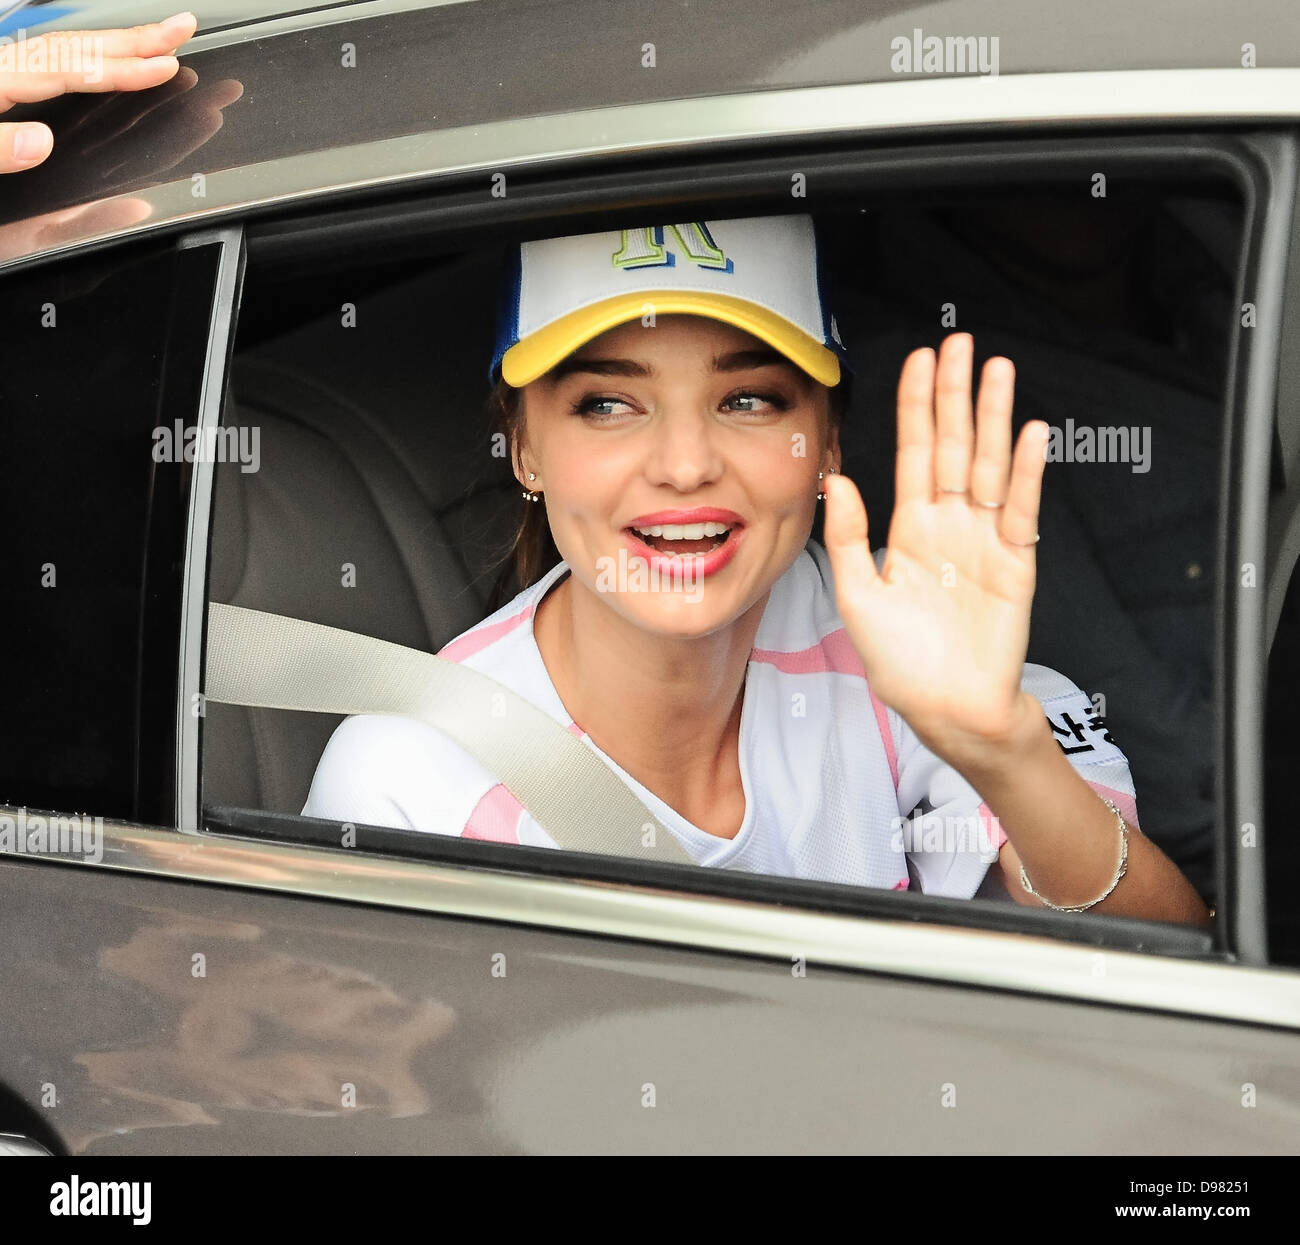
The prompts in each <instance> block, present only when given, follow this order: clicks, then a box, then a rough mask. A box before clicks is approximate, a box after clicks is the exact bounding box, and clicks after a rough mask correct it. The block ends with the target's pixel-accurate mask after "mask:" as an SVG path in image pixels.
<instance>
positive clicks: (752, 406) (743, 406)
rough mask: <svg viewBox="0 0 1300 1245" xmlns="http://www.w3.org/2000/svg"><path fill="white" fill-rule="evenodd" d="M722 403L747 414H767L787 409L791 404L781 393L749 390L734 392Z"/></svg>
mask: <svg viewBox="0 0 1300 1245" xmlns="http://www.w3.org/2000/svg"><path fill="white" fill-rule="evenodd" d="M722 405H723V406H728V407H731V408H732V409H733V410H735V411H738V412H740V413H741V414H745V415H749V414H753V415H766V414H768V413H769V412H771V411H784V410H787V409H788V408H789V405H790V404H789V403H788V402H787V401H786V400H785V399H784V398H783V397H781V395H780V394H776V393H754V392H748V391H747V392H745V393H736V394H732V396H731V397H729V398H727V399H726V400H725V401H724V402H723V404H722Z"/></svg>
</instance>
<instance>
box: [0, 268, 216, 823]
mask: <svg viewBox="0 0 1300 1245" xmlns="http://www.w3.org/2000/svg"><path fill="white" fill-rule="evenodd" d="M212 272H213V260H212V257H211V255H210V254H209V253H208V252H207V251H206V250H204V249H203V248H197V249H187V250H181V249H177V248H176V247H175V246H174V245H172V244H166V245H158V244H151V245H148V246H134V247H129V248H123V249H115V250H109V251H101V252H99V253H96V254H93V255H89V256H85V257H80V258H75V259H66V260H61V261H58V262H56V263H49V264H45V265H42V266H40V267H36V268H31V269H28V270H26V271H20V272H17V273H14V274H12V275H7V276H5V277H3V278H2V279H0V342H3V344H4V346H3V349H4V367H3V368H0V444H2V445H3V452H4V459H5V461H6V462H7V463H8V464H9V468H10V470H9V475H8V482H7V485H6V487H5V490H4V502H3V521H2V522H0V548H2V549H3V561H4V565H5V567H6V577H7V581H8V594H7V598H6V609H5V611H4V644H3V658H0V660H2V661H3V669H4V687H5V696H6V714H5V719H6V725H5V729H4V746H3V748H0V799H3V800H4V801H5V802H6V803H8V804H10V805H17V806H28V807H32V808H44V809H54V810H60V811H69V812H88V813H93V814H96V815H102V816H107V817H114V818H121V819H126V820H141V821H147V822H153V823H160V824H164V825H169V824H174V808H175V793H174V770H175V731H176V677H177V674H176V672H177V660H178V652H179V647H178V644H177V639H176V636H177V626H178V619H179V609H180V572H181V566H182V563H183V557H184V540H185V521H186V514H187V509H188V504H189V493H188V480H189V472H190V470H191V464H190V463H187V462H186V461H185V456H184V450H185V437H184V435H183V434H182V435H181V436H180V438H179V440H177V437H176V430H177V426H178V425H179V426H182V427H184V426H185V425H187V424H190V423H192V421H193V412H194V410H195V408H196V405H197V401H198V394H199V386H200V384H201V381H202V377H203V359H204V352H205V349H206V344H207V326H208V311H209V302H210V292H211V282H212Z"/></svg>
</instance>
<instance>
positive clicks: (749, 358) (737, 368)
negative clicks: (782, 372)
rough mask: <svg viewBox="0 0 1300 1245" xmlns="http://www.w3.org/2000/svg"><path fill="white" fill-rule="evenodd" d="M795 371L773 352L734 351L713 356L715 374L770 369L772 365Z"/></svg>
mask: <svg viewBox="0 0 1300 1245" xmlns="http://www.w3.org/2000/svg"><path fill="white" fill-rule="evenodd" d="M774 363H775V364H777V365H778V366H782V367H788V368H790V369H791V370H793V371H797V370H798V369H797V368H795V365H794V364H793V363H791V362H790V360H789V359H787V358H786V357H785V355H783V354H779V353H778V352H777V351H775V350H735V351H733V352H732V353H731V354H720V355H714V356H713V370H714V371H715V372H743V371H746V370H747V369H749V368H755V367H771V366H772V364H774Z"/></svg>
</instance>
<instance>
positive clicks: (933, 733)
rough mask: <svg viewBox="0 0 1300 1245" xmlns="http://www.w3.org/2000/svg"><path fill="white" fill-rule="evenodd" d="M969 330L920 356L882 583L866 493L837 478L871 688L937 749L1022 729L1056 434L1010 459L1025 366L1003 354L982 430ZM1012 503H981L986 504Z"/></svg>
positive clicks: (907, 383)
mask: <svg viewBox="0 0 1300 1245" xmlns="http://www.w3.org/2000/svg"><path fill="white" fill-rule="evenodd" d="M972 353H973V342H972V340H971V338H970V337H969V336H968V335H966V334H956V335H953V336H951V337H949V338H948V339H947V340H946V341H945V342H944V343H943V346H942V348H941V351H940V354H939V357H938V360H937V366H936V360H935V357H934V353H933V351H931V350H928V349H927V350H919V351H915V352H913V354H911V355H910V356H909V357H908V359H907V361H906V363H905V364H904V366H903V372H902V376H901V378H900V380H899V387H898V459H897V470H896V481H897V483H896V490H895V492H896V496H895V506H894V515H893V519H892V521H891V523H890V528H889V537H888V542H887V544H888V548H887V552H886V556H885V561H884V564H883V567H882V570H881V572H880V574H877V573H876V568H875V564H874V562H873V560H872V558H871V551H870V545H869V543H868V533H867V518H866V511H865V509H864V507H863V504H862V499H861V497H860V496H859V495H858V492H857V489H856V488H855V487H854V486H853V484H852V483H851V482H850V481H848V480H846V479H840V478H835V477H831V479H830V480H829V481H828V483H827V488H826V492H827V501H826V524H825V537H826V548H827V552H828V554H829V555H830V558H831V564H832V569H833V571H834V574H835V585H836V594H837V599H838V605H839V611H840V616H841V618H842V619H843V621H844V625H845V628H846V630H847V631H848V634H849V637H850V638H851V639H852V641H853V643H854V646H855V648H856V649H857V651H858V654H859V656H860V657H861V658H862V662H863V665H864V666H865V668H866V672H867V677H868V679H869V680H870V682H871V686H872V690H873V691H874V692H875V693H876V694H877V695H878V696H879V697H880V698H881V699H882V700H883V701H884V702H885V703H886V704H888V705H890V706H892V707H893V708H894V709H896V710H897V711H898V712H899V713H901V714H902V715H903V717H904V718H905V719H906V720H907V721H908V723H909V725H911V726H912V727H913V729H914V730H916V731H917V733H918V735H920V737H921V738H922V740H923V741H924V742H927V743H928V744H930V745H931V746H932V747H933V746H934V744H935V743H937V742H939V741H946V740H950V739H951V740H956V739H958V738H960V737H967V736H969V737H981V738H996V737H998V735H999V734H1000V733H1002V732H1003V731H1005V730H1006V729H1008V728H1009V727H1010V725H1011V724H1012V720H1013V718H1014V714H1015V711H1016V708H1017V705H1018V704H1019V696H1020V678H1021V671H1022V667H1023V664H1024V660H1025V654H1026V651H1027V648H1028V642H1029V611H1030V605H1031V603H1032V601H1033V595H1034V580H1035V554H1034V544H1033V541H1034V538H1035V536H1036V533H1037V524H1038V501H1039V495H1040V492H1041V487H1042V474H1043V466H1044V454H1043V447H1044V445H1045V442H1046V426H1045V425H1044V424H1042V423H1038V422H1035V423H1031V424H1029V425H1027V426H1026V428H1025V429H1024V431H1023V432H1022V433H1021V436H1020V441H1019V444H1018V445H1017V447H1016V450H1015V454H1014V460H1013V456H1012V452H1011V404H1012V395H1013V389H1014V368H1013V367H1012V366H1011V363H1010V361H1009V360H1006V359H990V360H989V361H988V363H987V364H986V365H985V368H984V373H983V377H982V381H981V385H980V393H979V404H978V409H977V411H976V412H975V420H974V426H972V410H971V397H970V390H971V356H972ZM981 502H987V503H995V504H996V503H1001V504H1000V505H996V508H995V506H994V505H981V504H979V503H981Z"/></svg>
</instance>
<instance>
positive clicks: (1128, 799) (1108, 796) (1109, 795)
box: [1084, 778, 1142, 830]
mask: <svg viewBox="0 0 1300 1245" xmlns="http://www.w3.org/2000/svg"><path fill="white" fill-rule="evenodd" d="M1084 781H1085V782H1087V781H1088V780H1087V779H1086V778H1085V779H1084ZM1088 786H1090V787H1091V788H1092V789H1093V790H1094V791H1095V792H1096V793H1097V794H1098V795H1099V796H1101V797H1102V799H1103V800H1110V802H1111V803H1112V804H1114V805H1115V807H1116V808H1117V809H1119V811H1120V812H1121V813H1123V814H1124V820H1125V821H1127V822H1128V824H1129V825H1130V826H1132V827H1133V828H1134V829H1135V830H1141V829H1142V826H1141V824H1140V823H1139V822H1138V810H1137V800H1136V799H1134V797H1133V796H1131V795H1129V794H1128V792H1127V791H1116V790H1115V788H1114V787H1107V786H1104V785H1103V784H1102V783H1099V782H1089V783H1088Z"/></svg>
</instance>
